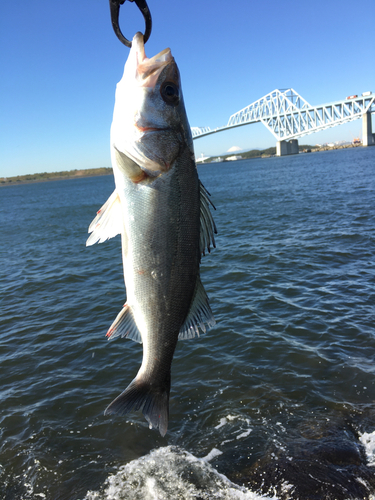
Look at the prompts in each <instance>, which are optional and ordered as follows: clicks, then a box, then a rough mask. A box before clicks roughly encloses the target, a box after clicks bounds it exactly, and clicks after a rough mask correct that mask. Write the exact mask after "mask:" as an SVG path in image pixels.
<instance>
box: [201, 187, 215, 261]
mask: <svg viewBox="0 0 375 500" xmlns="http://www.w3.org/2000/svg"><path fill="white" fill-rule="evenodd" d="M209 196H210V193H209V192H208V191H207V189H206V188H205V187H204V186H203V184H202V183H201V182H200V197H201V207H200V211H201V216H200V218H201V231H200V241H199V248H200V251H201V253H202V254H203V255H205V250H206V248H207V250H208V253H210V252H211V245H212V246H213V247H214V248H216V244H215V237H214V234H217V230H216V225H215V221H214V219H213V217H212V214H211V211H210V205H211V206H212V207H213V208H214V209H215V210H216V208H215V206H214V204H213V203H212V201H211V200H210V199H209Z"/></svg>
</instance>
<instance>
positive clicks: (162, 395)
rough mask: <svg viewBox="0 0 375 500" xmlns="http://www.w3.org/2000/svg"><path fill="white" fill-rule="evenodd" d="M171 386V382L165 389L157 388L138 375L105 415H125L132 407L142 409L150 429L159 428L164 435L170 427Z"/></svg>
mask: <svg viewBox="0 0 375 500" xmlns="http://www.w3.org/2000/svg"><path fill="white" fill-rule="evenodd" d="M169 387H170V384H169V385H167V387H166V388H165V389H164V390H162V389H160V388H155V387H152V385H151V384H149V383H147V382H143V381H142V380H139V379H138V377H136V378H135V379H134V380H133V381H132V382H131V383H130V384H129V385H128V387H127V388H126V389H125V391H124V392H122V393H121V394H120V395H119V396H117V398H116V399H114V400H113V401H112V403H111V404H110V405H109V406H108V407H107V408H106V410H105V412H104V415H111V414H113V413H117V414H118V415H125V414H126V413H128V412H129V411H131V410H132V409H134V410H142V413H143V415H144V416H145V418H146V420H147V422H148V423H149V425H150V429H159V432H160V434H161V436H162V437H164V436H165V434H166V432H167V429H168V417H169Z"/></svg>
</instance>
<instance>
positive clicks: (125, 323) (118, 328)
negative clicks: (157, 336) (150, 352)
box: [106, 303, 142, 344]
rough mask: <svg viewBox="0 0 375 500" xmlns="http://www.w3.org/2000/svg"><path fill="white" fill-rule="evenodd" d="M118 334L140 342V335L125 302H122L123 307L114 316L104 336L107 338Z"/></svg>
mask: <svg viewBox="0 0 375 500" xmlns="http://www.w3.org/2000/svg"><path fill="white" fill-rule="evenodd" d="M119 335H121V337H126V338H127V339H131V340H134V341H135V342H139V343H140V344H142V337H141V334H140V332H139V330H138V327H137V325H136V323H135V321H134V316H133V312H132V310H131V307H130V306H128V304H127V303H126V304H124V307H123V308H122V309H121V311H120V312H119V313H118V315H117V316H116V319H115V321H114V322H113V323H112V325H111V326H110V328H109V330H108V332H107V335H106V336H107V337H108V338H109V339H114V338H115V337H118V336H119Z"/></svg>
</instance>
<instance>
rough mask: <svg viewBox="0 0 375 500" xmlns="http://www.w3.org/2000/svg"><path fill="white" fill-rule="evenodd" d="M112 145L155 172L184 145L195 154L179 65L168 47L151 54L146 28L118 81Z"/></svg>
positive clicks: (170, 161) (165, 167)
mask: <svg viewBox="0 0 375 500" xmlns="http://www.w3.org/2000/svg"><path fill="white" fill-rule="evenodd" d="M111 144H112V148H115V149H116V150H118V151H120V152H122V153H124V154H125V155H127V156H128V157H129V158H131V159H132V160H133V161H135V162H136V163H137V164H138V165H139V166H140V168H141V169H142V170H144V171H145V172H146V173H147V174H148V175H149V176H151V177H153V176H154V177H156V176H159V175H160V174H162V173H163V172H167V171H169V170H170V169H171V168H172V167H173V163H174V161H175V160H176V158H177V157H178V156H179V154H180V152H181V150H182V149H183V148H186V147H188V148H189V149H190V151H191V154H192V155H194V149H193V141H192V137H191V130H190V126H189V123H188V119H187V116H186V111H185V105H184V100H183V96H182V89H181V79H180V73H179V70H178V67H177V64H176V62H175V60H174V58H173V56H172V54H171V51H170V49H169V48H167V49H165V50H163V51H162V52H160V53H159V54H157V55H155V56H154V57H152V58H150V59H149V58H147V57H146V54H145V48H144V43H143V35H142V34H141V33H137V34H136V35H135V36H134V39H133V42H132V48H131V51H130V54H129V57H128V60H127V62H126V64H125V70H124V75H123V77H122V79H121V81H120V82H119V83H118V84H117V88H116V103H115V110H114V114H113V122H112V127H111Z"/></svg>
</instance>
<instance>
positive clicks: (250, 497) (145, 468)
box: [85, 446, 276, 500]
mask: <svg viewBox="0 0 375 500" xmlns="http://www.w3.org/2000/svg"><path fill="white" fill-rule="evenodd" d="M220 454H221V452H220V450H217V449H216V448H214V449H213V450H211V452H210V453H209V454H208V455H207V456H206V457H204V458H197V457H195V456H194V455H192V454H191V453H188V452H187V451H184V450H181V449H179V448H177V447H174V446H167V447H164V448H158V449H157V450H154V451H152V452H151V453H149V454H148V455H146V456H144V457H141V458H139V459H137V460H133V461H132V462H130V463H128V464H126V465H123V466H121V467H120V468H119V471H118V472H117V473H116V474H113V475H111V476H109V477H108V478H107V480H106V482H105V484H104V485H103V488H102V489H101V490H100V491H88V492H87V495H86V497H85V500H175V499H177V498H181V499H182V498H183V499H184V500H195V499H196V498H201V499H202V500H212V499H213V498H215V499H216V500H260V499H262V500H276V497H273V499H271V498H270V497H266V496H260V495H258V494H257V493H254V492H252V491H250V490H248V489H246V488H244V487H241V486H238V485H236V484H234V483H232V482H231V481H229V479H228V478H227V477H226V476H224V475H223V474H220V473H219V472H217V470H216V469H214V468H213V467H212V466H211V465H210V464H209V463H208V461H209V460H212V459H213V458H214V457H215V456H218V455H220Z"/></svg>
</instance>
